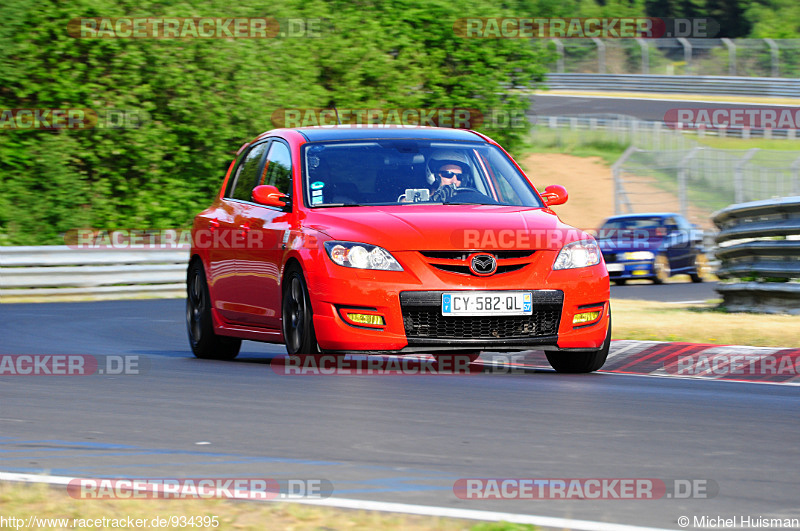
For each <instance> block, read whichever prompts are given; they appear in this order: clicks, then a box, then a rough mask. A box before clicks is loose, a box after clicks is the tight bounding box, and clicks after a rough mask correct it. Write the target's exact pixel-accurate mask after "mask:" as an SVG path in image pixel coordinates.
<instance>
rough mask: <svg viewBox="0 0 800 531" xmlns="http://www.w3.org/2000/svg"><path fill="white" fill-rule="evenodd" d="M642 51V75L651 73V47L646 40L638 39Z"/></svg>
mask: <svg viewBox="0 0 800 531" xmlns="http://www.w3.org/2000/svg"><path fill="white" fill-rule="evenodd" d="M636 42H638V43H639V47H640V48H641V49H642V74H649V73H650V47H649V46H648V45H647V41H646V40H645V39H636Z"/></svg>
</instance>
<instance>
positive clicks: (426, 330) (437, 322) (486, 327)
mask: <svg viewBox="0 0 800 531" xmlns="http://www.w3.org/2000/svg"><path fill="white" fill-rule="evenodd" d="M442 293H443V292H441V291H405V292H402V293H400V307H401V309H402V311H403V325H404V326H405V331H406V337H407V338H408V339H409V340H413V339H471V340H474V339H481V340H487V341H492V340H497V339H529V338H539V337H545V336H555V335H556V334H557V333H558V324H559V321H560V319H561V309H562V306H563V303H564V293H563V292H562V291H558V290H538V291H535V290H534V291H533V292H532V293H533V314H532V315H519V316H492V315H488V316H482V317H472V316H471V317H466V316H465V317H459V316H447V317H445V316H443V315H442Z"/></svg>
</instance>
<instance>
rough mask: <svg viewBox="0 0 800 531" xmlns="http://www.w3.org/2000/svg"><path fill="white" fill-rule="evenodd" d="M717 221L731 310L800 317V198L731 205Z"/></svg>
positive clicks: (719, 252) (723, 286)
mask: <svg viewBox="0 0 800 531" xmlns="http://www.w3.org/2000/svg"><path fill="white" fill-rule="evenodd" d="M713 220H714V223H715V224H716V225H717V227H718V228H719V229H720V232H719V234H717V238H716V240H717V243H718V244H719V247H718V249H717V257H718V258H719V259H720V262H721V265H720V268H719V270H718V272H717V276H718V277H720V278H721V279H724V280H726V281H723V282H721V283H720V284H719V285H718V286H717V291H718V292H719V293H720V294H721V295H722V297H723V299H724V304H725V306H726V307H728V308H729V309H731V310H734V311H759V312H766V313H791V314H798V315H800V196H795V197H785V198H781V199H771V200H765V201H753V202H751V203H742V204H737V205H731V206H729V207H727V208H725V209H723V210H720V211H719V212H716V213H714V215H713Z"/></svg>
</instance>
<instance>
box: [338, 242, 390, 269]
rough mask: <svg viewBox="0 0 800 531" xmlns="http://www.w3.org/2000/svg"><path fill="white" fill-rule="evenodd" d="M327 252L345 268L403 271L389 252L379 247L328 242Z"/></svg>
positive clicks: (366, 244) (354, 243) (365, 244)
mask: <svg viewBox="0 0 800 531" xmlns="http://www.w3.org/2000/svg"><path fill="white" fill-rule="evenodd" d="M325 251H326V252H327V253H328V257H329V258H330V259H331V260H333V263H334V264H338V265H340V266H344V267H354V268H356V269H380V270H382V271H402V270H403V268H402V267H401V266H400V264H399V263H398V262H397V260H395V259H394V256H392V255H391V253H389V251H387V250H386V249H384V248H383V247H378V246H377V245H370V244H368V243H356V242H338V241H327V242H325Z"/></svg>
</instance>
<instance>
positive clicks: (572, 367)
mask: <svg viewBox="0 0 800 531" xmlns="http://www.w3.org/2000/svg"><path fill="white" fill-rule="evenodd" d="M610 348H611V319H609V320H608V332H606V339H605V341H603V346H602V347H600V349H599V350H593V351H590V352H576V353H567V352H545V355H546V356H547V361H548V362H549V363H550V366H551V367H553V368H554V369H555V370H556V372H563V373H571V374H577V373H587V372H593V371H596V370H598V369H600V368H601V367H602V366H603V364H605V362H606V359H607V358H608V351H609V349H610Z"/></svg>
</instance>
